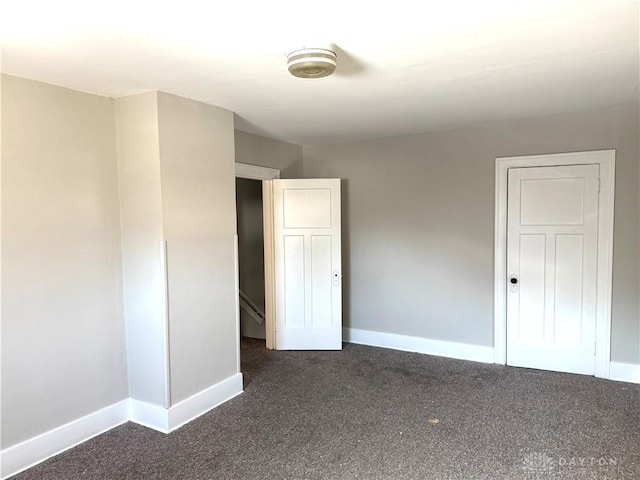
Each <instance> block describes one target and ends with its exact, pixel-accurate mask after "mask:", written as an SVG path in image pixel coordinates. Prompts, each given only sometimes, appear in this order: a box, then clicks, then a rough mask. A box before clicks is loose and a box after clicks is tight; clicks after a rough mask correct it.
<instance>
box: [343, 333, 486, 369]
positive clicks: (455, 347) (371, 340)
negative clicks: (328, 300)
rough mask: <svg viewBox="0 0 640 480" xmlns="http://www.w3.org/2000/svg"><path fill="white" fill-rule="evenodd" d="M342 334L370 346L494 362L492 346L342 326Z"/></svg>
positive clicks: (350, 341) (347, 339) (351, 340)
mask: <svg viewBox="0 0 640 480" xmlns="http://www.w3.org/2000/svg"><path fill="white" fill-rule="evenodd" d="M342 336H343V340H344V341H345V342H349V343H358V344H360V345H369V346H371V347H382V348H391V349H393V350H403V351H405V352H416V353H425V354H427V355H436V356H439V357H448V358H457V359H459V360H471V361H474V362H482V363H494V356H493V347H483V346H480V345H471V344H466V343H457V342H446V341H443V340H429V339H427V338H420V337H409V336H406V335H396V334H394V333H382V332H372V331H369V330H357V329H354V328H343V329H342Z"/></svg>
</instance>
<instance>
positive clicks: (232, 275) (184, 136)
mask: <svg viewBox="0 0 640 480" xmlns="http://www.w3.org/2000/svg"><path fill="white" fill-rule="evenodd" d="M158 128H159V138H160V170H161V186H162V216H163V228H164V238H165V240H166V241H167V271H168V284H169V329H170V333H169V336H170V356H169V357H170V364H171V402H172V404H175V403H177V402H179V401H180V400H184V399H185V398H188V397H189V396H191V395H193V394H195V393H198V392H200V391H202V390H204V389H205V388H208V387H210V386H212V385H214V384H216V383H218V382H219V381H221V380H224V379H226V378H229V377H231V376H232V375H235V374H236V373H239V365H238V363H237V362H238V358H239V338H238V325H237V320H236V260H235V242H236V240H235V235H236V209H235V164H234V159H235V153H234V129H233V113H231V112H230V111H228V110H224V109H221V108H217V107H212V106H210V105H205V104H203V103H199V102H195V101H192V100H188V99H185V98H181V97H177V96H175V95H169V94H166V93H162V92H159V93H158Z"/></svg>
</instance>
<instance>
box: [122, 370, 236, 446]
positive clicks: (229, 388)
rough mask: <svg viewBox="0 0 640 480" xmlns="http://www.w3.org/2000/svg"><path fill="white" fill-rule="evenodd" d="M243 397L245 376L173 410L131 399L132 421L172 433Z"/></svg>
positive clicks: (209, 390) (227, 380)
mask: <svg viewBox="0 0 640 480" xmlns="http://www.w3.org/2000/svg"><path fill="white" fill-rule="evenodd" d="M241 393H242V374H241V373H237V374H235V375H233V376H231V377H229V378H227V379H225V380H223V381H221V382H219V383H216V384H215V385H213V386H211V387H209V388H207V389H205V390H202V391H201V392H198V393H196V394H195V395H192V396H191V397H189V398H187V399H185V400H182V401H181V402H178V403H176V404H175V405H173V406H172V407H170V408H163V407H161V406H158V405H153V404H150V403H145V402H141V401H139V400H134V399H131V410H130V416H131V417H130V418H131V421H132V422H134V423H138V424H140V425H143V426H145V427H149V428H152V429H153V430H157V431H159V432H162V433H169V432H173V431H174V430H177V429H178V428H180V427H181V426H183V425H184V424H186V423H188V422H190V421H191V420H194V419H195V418H197V417H199V416H200V415H203V414H205V413H207V412H208V411H209V410H212V409H214V408H215V407H217V406H219V405H221V404H223V403H224V402H226V401H228V400H231V399H232V398H233V397H236V396H238V395H240V394H241Z"/></svg>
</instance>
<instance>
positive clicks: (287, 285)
mask: <svg viewBox="0 0 640 480" xmlns="http://www.w3.org/2000/svg"><path fill="white" fill-rule="evenodd" d="M272 183H273V232H274V264H275V299H276V301H275V329H276V335H275V337H276V341H275V348H276V349H277V350H341V349H342V266H341V261H342V260H341V258H342V254H341V240H340V238H341V237H340V236H341V226H340V180H339V179H302V180H273V181H272Z"/></svg>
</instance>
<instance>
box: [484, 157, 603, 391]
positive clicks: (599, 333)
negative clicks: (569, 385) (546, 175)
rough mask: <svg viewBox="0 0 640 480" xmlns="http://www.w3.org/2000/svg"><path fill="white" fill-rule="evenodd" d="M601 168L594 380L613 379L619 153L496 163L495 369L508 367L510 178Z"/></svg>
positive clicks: (508, 159) (519, 158) (523, 159)
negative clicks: (522, 171) (531, 170)
mask: <svg viewBox="0 0 640 480" xmlns="http://www.w3.org/2000/svg"><path fill="white" fill-rule="evenodd" d="M590 164H597V165H599V166H600V196H599V203H598V218H599V221H598V259H597V269H598V273H597V280H596V283H597V286H596V302H597V308H596V345H597V347H596V358H595V376H596V377H600V378H609V364H610V358H611V284H612V276H613V213H614V201H613V200H614V189H615V150H597V151H587V152H572V153H558V154H549V155H528V156H519V157H502V158H496V171H495V172H496V173H495V174H496V180H495V182H496V183H495V243H494V249H495V252H494V253H495V254H494V262H495V264H494V354H495V363H498V364H502V365H505V364H506V361H507V180H508V178H507V173H508V170H509V169H510V168H526V167H543V166H550V167H552V166H560V165H590Z"/></svg>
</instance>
